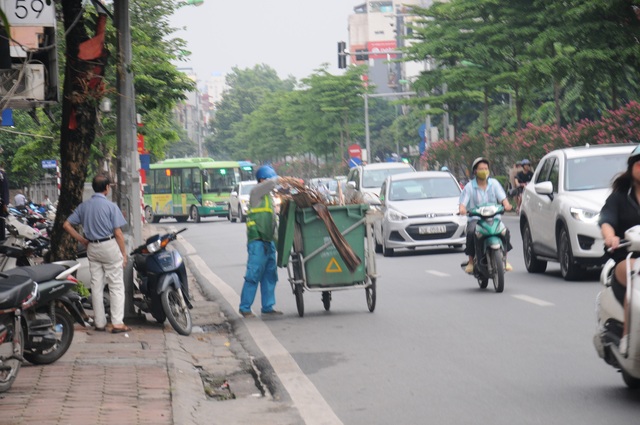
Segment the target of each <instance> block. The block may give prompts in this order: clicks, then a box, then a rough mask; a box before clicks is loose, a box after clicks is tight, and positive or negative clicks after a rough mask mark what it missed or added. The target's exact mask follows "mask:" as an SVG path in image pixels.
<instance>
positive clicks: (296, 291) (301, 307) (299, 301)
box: [293, 285, 304, 317]
mask: <svg viewBox="0 0 640 425" xmlns="http://www.w3.org/2000/svg"><path fill="white" fill-rule="evenodd" d="M303 291H304V289H302V285H296V287H295V289H294V290H293V292H294V294H296V307H298V316H300V317H302V316H304V299H303V298H302V292H303Z"/></svg>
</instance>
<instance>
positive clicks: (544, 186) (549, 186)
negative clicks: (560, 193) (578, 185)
mask: <svg viewBox="0 0 640 425" xmlns="http://www.w3.org/2000/svg"><path fill="white" fill-rule="evenodd" d="M533 188H534V189H535V191H536V193H537V194H538V195H547V196H549V197H550V198H551V199H553V183H551V182H549V181H546V182H541V183H536V184H535V186H534V187H533Z"/></svg>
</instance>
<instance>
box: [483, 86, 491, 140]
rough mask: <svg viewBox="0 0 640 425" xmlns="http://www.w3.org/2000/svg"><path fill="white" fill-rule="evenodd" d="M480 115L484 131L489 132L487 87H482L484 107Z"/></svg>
mask: <svg viewBox="0 0 640 425" xmlns="http://www.w3.org/2000/svg"><path fill="white" fill-rule="evenodd" d="M482 115H483V118H484V125H483V127H484V132H485V133H486V134H489V89H488V88H487V87H485V88H484V107H483V110H482Z"/></svg>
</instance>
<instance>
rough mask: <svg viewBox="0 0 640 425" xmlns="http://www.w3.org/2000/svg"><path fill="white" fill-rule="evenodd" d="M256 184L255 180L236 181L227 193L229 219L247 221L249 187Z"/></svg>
mask: <svg viewBox="0 0 640 425" xmlns="http://www.w3.org/2000/svg"><path fill="white" fill-rule="evenodd" d="M256 184H258V182H257V181H255V180H250V181H246V182H240V183H238V184H237V185H236V186H235V187H234V188H233V191H231V194H230V195H229V220H231V221H239V222H241V223H242V222H245V221H247V211H248V210H249V194H250V193H251V189H253V188H254V187H255V185H256Z"/></svg>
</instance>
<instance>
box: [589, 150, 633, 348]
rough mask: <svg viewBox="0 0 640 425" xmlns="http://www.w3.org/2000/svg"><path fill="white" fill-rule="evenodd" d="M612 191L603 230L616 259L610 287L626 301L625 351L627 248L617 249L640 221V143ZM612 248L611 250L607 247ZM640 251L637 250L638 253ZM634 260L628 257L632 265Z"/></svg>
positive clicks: (626, 328)
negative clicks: (627, 232)
mask: <svg viewBox="0 0 640 425" xmlns="http://www.w3.org/2000/svg"><path fill="white" fill-rule="evenodd" d="M612 187H613V192H612V193H611V195H609V197H608V198H607V200H606V201H605V204H604V206H603V207H602V210H601V211H600V218H599V219H598V224H600V231H601V232H602V238H603V239H604V246H605V251H606V252H607V253H608V254H609V255H610V256H611V258H613V259H614V260H615V262H616V266H615V269H614V273H613V279H611V288H612V289H613V293H614V294H615V296H616V298H617V299H618V301H620V303H622V304H623V305H624V328H623V331H622V339H621V340H620V347H619V349H620V353H621V354H622V355H625V354H626V353H627V350H628V348H629V340H628V333H629V325H628V320H627V315H628V305H627V299H626V298H625V293H626V286H627V260H626V258H627V254H628V253H627V252H626V251H625V250H622V249H619V250H616V248H617V247H618V245H620V239H621V238H623V237H624V232H625V231H626V230H627V229H630V228H631V227H633V226H636V225H639V224H640V202H639V200H640V145H639V146H638V147H636V148H635V149H634V150H633V152H631V155H630V156H629V159H628V160H627V170H626V171H625V172H624V173H622V174H620V175H619V176H618V177H616V179H615V180H614V181H613V185H612ZM609 248H611V249H612V251H611V252H609V251H608V249H609ZM636 255H637V254H636ZM634 262H635V260H634V259H633V258H632V259H630V260H629V266H630V267H633V263H634Z"/></svg>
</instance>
